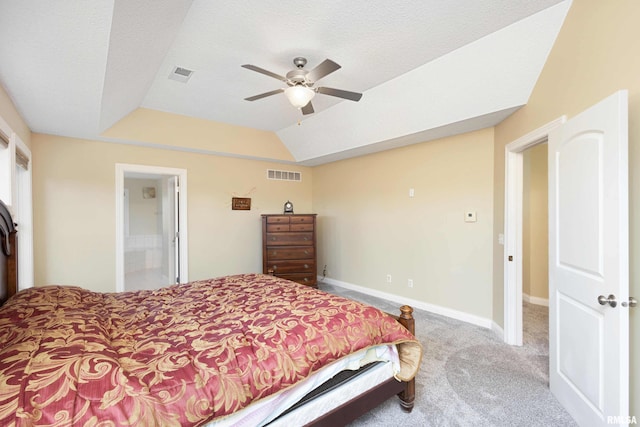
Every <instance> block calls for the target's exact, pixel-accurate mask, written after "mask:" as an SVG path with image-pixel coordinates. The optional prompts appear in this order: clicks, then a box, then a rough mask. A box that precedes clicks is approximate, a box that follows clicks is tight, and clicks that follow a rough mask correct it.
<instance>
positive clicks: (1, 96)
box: [0, 85, 31, 149]
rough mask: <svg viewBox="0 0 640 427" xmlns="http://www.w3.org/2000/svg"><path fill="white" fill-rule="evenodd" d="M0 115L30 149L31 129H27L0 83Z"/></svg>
mask: <svg viewBox="0 0 640 427" xmlns="http://www.w3.org/2000/svg"><path fill="white" fill-rule="evenodd" d="M0 117H2V118H3V119H4V121H5V122H7V124H8V125H9V126H11V129H13V131H14V132H15V133H16V134H17V135H18V136H19V137H20V139H21V140H22V142H24V143H25V144H26V145H27V147H29V149H31V130H29V126H27V124H26V123H25V121H24V120H23V119H22V116H21V115H20V113H19V112H18V110H17V109H16V106H15V105H14V104H13V101H12V100H11V98H10V97H9V94H8V93H7V91H6V90H5V89H4V87H3V86H2V85H0Z"/></svg>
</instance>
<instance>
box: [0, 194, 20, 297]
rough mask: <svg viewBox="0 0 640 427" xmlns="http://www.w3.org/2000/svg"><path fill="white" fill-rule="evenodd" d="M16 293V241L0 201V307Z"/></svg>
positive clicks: (12, 225) (13, 226) (15, 234)
mask: <svg viewBox="0 0 640 427" xmlns="http://www.w3.org/2000/svg"><path fill="white" fill-rule="evenodd" d="M16 292H18V239H17V230H16V225H15V224H14V222H13V218H11V212H9V209H8V208H7V206H6V205H5V204H4V203H3V202H2V200H0V305H2V304H4V303H5V301H6V300H7V299H9V297H11V296H13V295H14V294H15V293H16Z"/></svg>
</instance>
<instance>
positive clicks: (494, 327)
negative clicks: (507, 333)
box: [491, 320, 504, 340]
mask: <svg viewBox="0 0 640 427" xmlns="http://www.w3.org/2000/svg"><path fill="white" fill-rule="evenodd" d="M491 330H492V331H493V332H495V333H496V335H498V336H499V337H500V339H502V340H504V329H502V326H500V325H498V324H497V323H496V322H495V320H494V321H492V322H491Z"/></svg>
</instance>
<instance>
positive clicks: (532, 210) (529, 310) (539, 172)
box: [522, 141, 549, 382]
mask: <svg viewBox="0 0 640 427" xmlns="http://www.w3.org/2000/svg"><path fill="white" fill-rule="evenodd" d="M547 152H548V150H547V143H546V141H545V142H541V143H539V144H537V145H535V146H533V147H530V148H528V149H526V150H525V151H523V153H522V154H523V158H522V160H523V162H522V163H523V168H522V195H523V197H522V312H523V316H522V323H523V338H522V347H523V348H522V353H523V356H524V357H526V359H527V360H528V361H529V362H530V364H531V366H532V367H533V369H534V370H536V371H538V375H539V376H540V378H544V379H545V380H546V382H548V381H549V214H548V206H549V203H548V194H549V191H548V161H547Z"/></svg>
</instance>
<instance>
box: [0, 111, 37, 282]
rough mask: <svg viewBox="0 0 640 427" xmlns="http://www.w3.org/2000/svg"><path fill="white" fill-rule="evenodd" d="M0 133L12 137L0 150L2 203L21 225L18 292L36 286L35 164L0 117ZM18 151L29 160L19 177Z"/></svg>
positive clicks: (19, 226) (25, 148)
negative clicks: (34, 235)
mask: <svg viewBox="0 0 640 427" xmlns="http://www.w3.org/2000/svg"><path fill="white" fill-rule="evenodd" d="M0 131H2V133H4V134H5V135H7V136H8V137H9V146H8V147H7V148H6V149H5V148H2V149H0V171H2V172H0V182H2V183H3V184H2V185H1V186H0V199H2V201H3V202H4V203H5V204H6V205H7V207H8V208H9V210H10V211H11V215H12V216H13V220H14V221H15V222H16V223H17V224H18V259H19V260H20V261H19V262H18V289H19V290H21V289H26V288H31V287H33V285H34V273H33V266H34V261H33V189H32V180H33V178H32V170H33V160H32V157H31V150H29V147H27V145H26V144H25V143H24V142H23V141H22V139H20V137H19V136H18V135H17V134H16V133H15V132H14V131H13V129H11V127H10V126H9V124H8V123H7V122H6V121H5V120H4V119H3V118H2V117H0ZM16 151H20V152H21V153H22V154H24V155H25V156H26V157H27V159H28V164H29V167H28V168H27V170H26V171H24V172H20V173H18V171H17V168H18V167H19V166H18V165H17V163H16Z"/></svg>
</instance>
